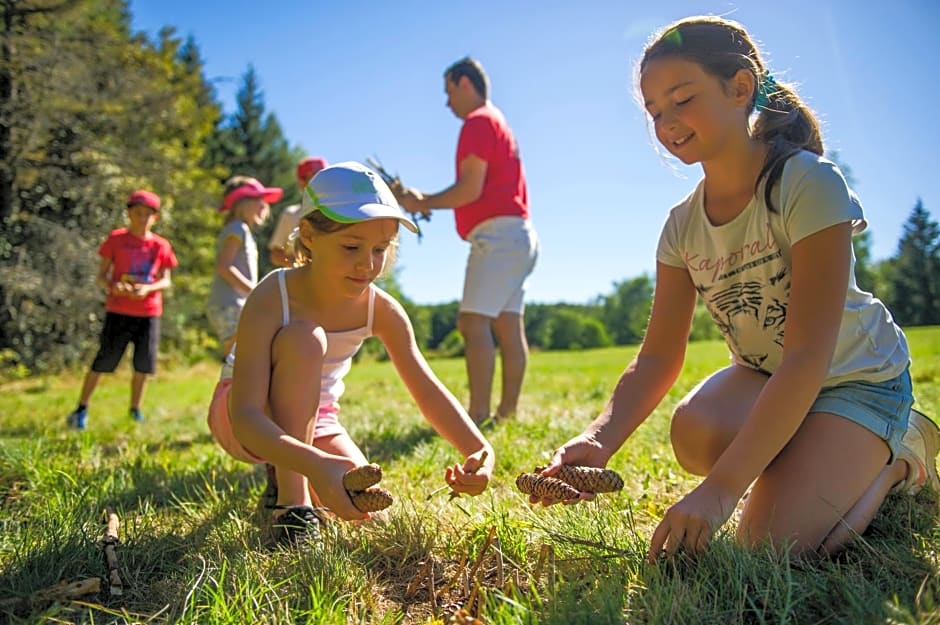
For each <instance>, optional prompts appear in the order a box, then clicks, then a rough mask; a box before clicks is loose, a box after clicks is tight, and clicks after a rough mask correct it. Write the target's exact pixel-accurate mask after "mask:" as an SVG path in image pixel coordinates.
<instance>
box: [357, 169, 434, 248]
mask: <svg viewBox="0 0 940 625" xmlns="http://www.w3.org/2000/svg"><path fill="white" fill-rule="evenodd" d="M366 164H367V165H368V166H369V167H371V168H372V169H374V170H375V173H377V174H378V175H379V176H381V177H382V180H384V181H385V184H387V185H388V188H389V189H391V191H392V193H393V194H394V195H395V197H396V198H399V197H401V194H402V193H403V192H404V191H405V185H404V184H402V181H401V177H400V176H399V175H398V174H395V175H392V174H390V173H389V172H388V170H387V169H385V167H384V166H383V165H382V162H381V161H380V160H379V157H377V156H373V157H370V158H367V159H366ZM408 214H409V215H411V218H412V219H413V220H414V221H415V222H417V221H431V215H430V214H425V213H412V212H411V211H408ZM421 236H422V235H421V229H420V228H418V241H421Z"/></svg>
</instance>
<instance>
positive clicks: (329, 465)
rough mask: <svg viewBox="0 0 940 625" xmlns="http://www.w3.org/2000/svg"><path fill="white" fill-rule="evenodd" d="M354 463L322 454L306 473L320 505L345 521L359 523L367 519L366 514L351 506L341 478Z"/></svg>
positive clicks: (341, 457) (346, 459) (351, 503)
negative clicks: (314, 465)
mask: <svg viewBox="0 0 940 625" xmlns="http://www.w3.org/2000/svg"><path fill="white" fill-rule="evenodd" d="M355 467H356V463H355V462H353V461H352V460H351V459H349V458H345V457H343V456H335V455H333V454H327V453H324V454H323V455H322V456H320V458H319V459H318V460H317V463H316V468H315V469H314V470H312V471H309V472H307V479H308V480H310V486H311V488H313V491H314V492H315V493H316V494H317V497H318V498H319V499H320V503H321V504H322V505H324V506H326V507H327V508H329V509H330V512H332V513H333V514H335V515H336V516H338V517H340V518H341V519H345V520H347V521H361V520H365V519H368V518H369V513H368V512H360V511H359V509H358V508H356V506H354V505H353V502H352V499H350V498H349V493H348V492H347V491H346V488H345V487H344V486H343V476H344V475H346V472H347V471H349V470H350V469H353V468H355Z"/></svg>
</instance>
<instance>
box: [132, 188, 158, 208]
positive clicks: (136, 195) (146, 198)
mask: <svg viewBox="0 0 940 625" xmlns="http://www.w3.org/2000/svg"><path fill="white" fill-rule="evenodd" d="M138 204H139V205H141V206H146V207H147V208H151V209H153V210H155V211H159V210H160V196H159V195H157V194H156V193H154V192H153V191H147V190H146V189H138V190H137V191H134V192H133V193H131V196H130V197H129V198H127V207H128V208H130V207H131V206H136V205H138Z"/></svg>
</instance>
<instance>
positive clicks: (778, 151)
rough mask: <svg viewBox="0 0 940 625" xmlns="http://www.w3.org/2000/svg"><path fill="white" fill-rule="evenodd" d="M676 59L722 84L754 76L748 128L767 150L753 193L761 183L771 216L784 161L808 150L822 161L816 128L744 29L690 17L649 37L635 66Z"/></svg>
mask: <svg viewBox="0 0 940 625" xmlns="http://www.w3.org/2000/svg"><path fill="white" fill-rule="evenodd" d="M667 57H679V58H682V59H685V60H687V61H691V62H693V63H696V64H697V65H699V66H700V67H701V68H702V69H704V70H705V72H707V73H708V74H711V75H712V76H715V77H717V78H718V79H719V80H721V81H722V83H724V84H727V83H728V81H730V80H731V78H732V77H733V76H734V75H735V74H737V73H738V71H740V70H742V69H743V70H747V71H749V72H751V74H753V76H754V84H755V89H754V94H753V95H752V96H751V107H750V111H751V112H753V111H755V110H757V118H756V119H755V120H754V123H753V126H752V128H751V132H752V135H753V137H754V138H755V139H758V140H759V141H762V142H764V143H766V144H767V145H768V146H769V148H770V149H769V150H768V151H767V157H766V159H765V160H764V165H763V167H762V168H761V171H760V174H759V175H758V176H757V183H756V185H755V191H756V190H757V187H758V186H759V185H760V183H761V180H764V179H765V178H766V180H767V184H766V185H765V187H764V199H765V200H766V202H767V205H768V206H769V207H770V209H771V210H775V209H774V207H773V204H772V202H771V199H770V196H771V191H772V189H773V187H774V185H775V184H776V183H777V181H778V180H779V179H780V176H781V175H782V173H783V165H784V163H786V161H787V159H789V158H790V157H791V156H793V155H794V154H796V153H797V152H799V151H800V150H808V151H810V152H813V153H815V154H818V155H820V156H821V155H822V154H823V151H824V148H823V140H822V134H821V132H820V129H819V122H818V121H817V120H816V116H815V115H814V114H813V112H812V110H810V108H809V107H808V106H807V105H806V104H805V103H804V102H803V101H802V100H801V99H800V97H799V95H797V93H796V89H795V87H794V86H793V85H787V84H783V83H779V82H777V81H776V80H774V78H773V76H771V74H770V71H769V70H768V69H767V65H766V63H764V60H763V58H762V57H761V53H760V50H759V49H758V47H757V44H756V43H754V41H753V40H752V39H751V36H750V35H749V34H748V33H747V31H746V30H745V29H744V27H743V26H742V25H741V24H739V23H737V22H734V21H732V20H728V19H724V18H721V17H715V16H699V17H689V18H685V19H682V20H679V21H678V22H674V23H673V24H670V25H669V26H666V27H665V28H663V29H662V30H660V31H659V32H658V33H656V34H655V35H653V38H652V39H651V40H650V43H649V44H648V45H647V46H646V50H645V51H644V53H643V58H642V60H641V61H640V65H639V71H640V73H642V72H643V70H644V69H645V68H646V66H647V65H648V64H649V63H650V61H653V60H655V59H661V58H667Z"/></svg>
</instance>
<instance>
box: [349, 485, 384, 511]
mask: <svg viewBox="0 0 940 625" xmlns="http://www.w3.org/2000/svg"><path fill="white" fill-rule="evenodd" d="M349 496H350V498H351V499H352V502H353V505H354V506H356V508H357V509H358V510H359V511H360V512H378V511H379V510H385V509H386V508H388V507H389V506H390V505H392V502H393V501H395V500H394V498H393V497H392V494H391V493H390V492H388V491H387V490H385V489H384V488H382V487H381V486H372V487H370V488H367V489H365V490H359V491H355V492H351V493H350V494H349Z"/></svg>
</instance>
